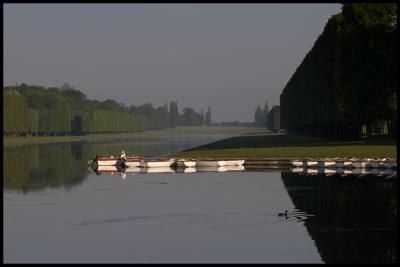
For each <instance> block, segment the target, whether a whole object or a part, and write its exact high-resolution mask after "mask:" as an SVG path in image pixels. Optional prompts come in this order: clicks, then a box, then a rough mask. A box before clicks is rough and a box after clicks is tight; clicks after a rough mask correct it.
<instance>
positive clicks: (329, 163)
mask: <svg viewBox="0 0 400 267" xmlns="http://www.w3.org/2000/svg"><path fill="white" fill-rule="evenodd" d="M317 166H318V167H319V168H332V167H335V166H336V163H335V162H334V161H323V160H321V161H318V163H317Z"/></svg>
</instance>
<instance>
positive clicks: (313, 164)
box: [306, 160, 318, 167]
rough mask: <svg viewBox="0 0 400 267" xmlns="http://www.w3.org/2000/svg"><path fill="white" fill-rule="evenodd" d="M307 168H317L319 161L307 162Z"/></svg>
mask: <svg viewBox="0 0 400 267" xmlns="http://www.w3.org/2000/svg"><path fill="white" fill-rule="evenodd" d="M306 166H307V167H316V166H318V161H312V160H309V161H307V162H306Z"/></svg>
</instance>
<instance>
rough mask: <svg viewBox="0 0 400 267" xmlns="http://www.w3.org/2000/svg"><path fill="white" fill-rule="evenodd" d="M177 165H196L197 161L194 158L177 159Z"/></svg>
mask: <svg viewBox="0 0 400 267" xmlns="http://www.w3.org/2000/svg"><path fill="white" fill-rule="evenodd" d="M176 165H177V167H196V161H194V160H177V161H176Z"/></svg>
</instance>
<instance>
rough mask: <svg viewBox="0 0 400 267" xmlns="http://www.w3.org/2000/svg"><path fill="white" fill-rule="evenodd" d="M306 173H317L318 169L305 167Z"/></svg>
mask: <svg viewBox="0 0 400 267" xmlns="http://www.w3.org/2000/svg"><path fill="white" fill-rule="evenodd" d="M306 172H307V173H308V174H317V173H318V170H316V169H307V171H306Z"/></svg>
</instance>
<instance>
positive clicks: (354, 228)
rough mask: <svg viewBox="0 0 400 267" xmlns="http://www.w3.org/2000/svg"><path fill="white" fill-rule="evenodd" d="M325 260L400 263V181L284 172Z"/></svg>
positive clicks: (309, 230)
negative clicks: (399, 245) (399, 235)
mask: <svg viewBox="0 0 400 267" xmlns="http://www.w3.org/2000/svg"><path fill="white" fill-rule="evenodd" d="M281 178H282V181H283V183H284V185H285V187H286V189H287V191H288V194H289V196H290V198H291V199H292V201H293V204H294V205H295V207H296V209H298V210H299V211H301V212H304V213H306V214H313V215H314V216H313V217H309V218H307V220H305V221H304V224H305V226H306V228H307V231H308V232H309V234H310V236H311V237H312V239H313V240H315V244H316V246H317V248H318V251H319V253H320V255H321V258H322V259H323V261H324V262H325V263H396V261H397V259H396V232H397V226H396V223H397V222H396V221H397V198H396V186H397V181H388V180H386V179H384V178H383V177H379V176H375V175H366V176H363V177H359V176H356V175H350V176H346V177H340V175H332V176H324V175H305V174H298V173H289V172H283V173H282V174H281Z"/></svg>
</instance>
